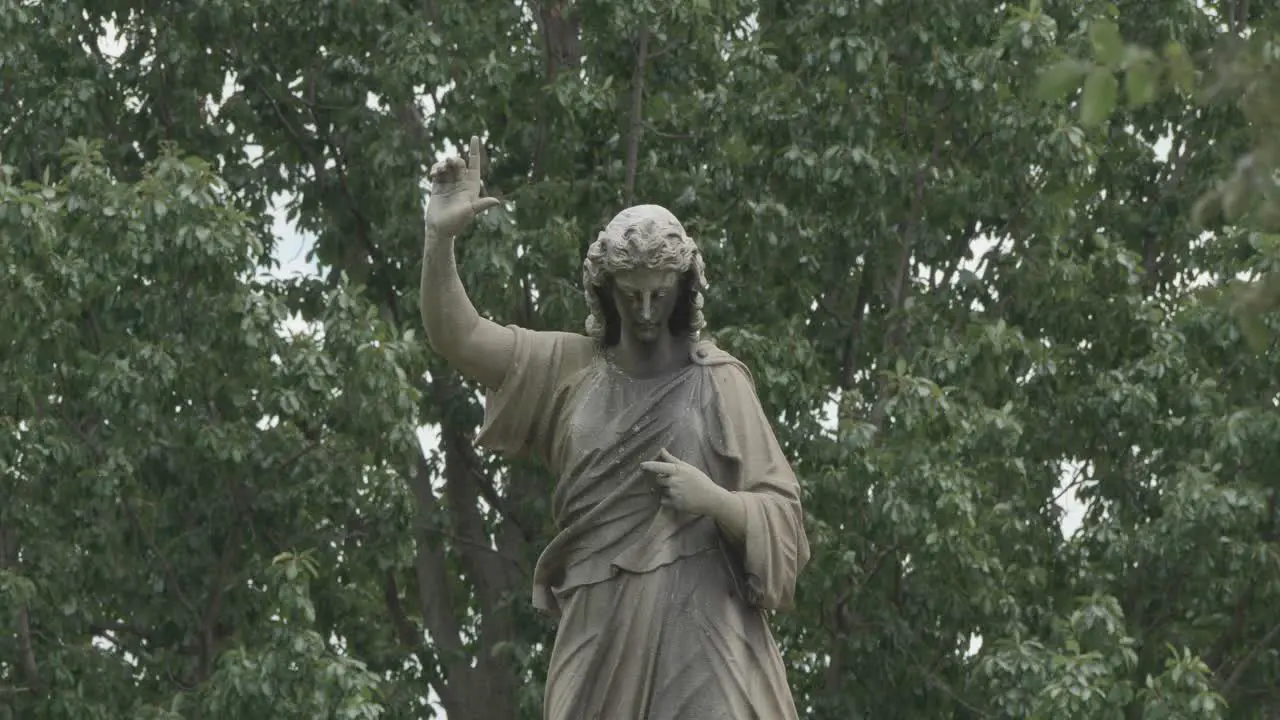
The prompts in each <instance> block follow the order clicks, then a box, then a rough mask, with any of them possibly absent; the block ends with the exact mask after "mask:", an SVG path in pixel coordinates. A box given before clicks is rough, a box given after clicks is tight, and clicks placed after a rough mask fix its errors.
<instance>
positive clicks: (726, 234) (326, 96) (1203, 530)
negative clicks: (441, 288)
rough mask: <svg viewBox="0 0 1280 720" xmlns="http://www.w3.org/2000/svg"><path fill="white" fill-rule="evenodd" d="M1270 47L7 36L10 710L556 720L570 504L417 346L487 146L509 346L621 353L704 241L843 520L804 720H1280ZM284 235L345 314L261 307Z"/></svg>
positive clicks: (644, 9)
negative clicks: (453, 216) (551, 714)
mask: <svg viewBox="0 0 1280 720" xmlns="http://www.w3.org/2000/svg"><path fill="white" fill-rule="evenodd" d="M1278 38H1280V10H1277V9H1276V8H1275V7H1274V4H1273V3H1265V2H1253V3H1250V2H1249V0H1218V1H1216V2H1207V1H1196V2H1193V1H1192V0H1142V1H1141V2H1139V1H1138V0H1120V1H1119V2H1115V3H1106V2H1092V1H1086V2H1070V3H1069V2H1061V1H1059V0H1044V1H1043V2H1041V1H1040V0H1032V1H1031V2H1030V4H1029V5H1026V6H1022V5H1019V4H1012V5H1010V4H1006V3H988V2H978V1H977V0H899V1H896V2H878V1H869V2H851V1H849V0H787V1H786V2H783V1H782V0H765V1H764V2H760V3H750V2H745V1H743V0H694V1H692V2H678V3H677V2H670V3H656V2H646V1H645V0H623V1H615V0H611V1H609V2H605V1H604V0H578V1H577V2H567V1H566V0H527V2H507V1H506V0H474V1H473V2H467V3H445V2H408V1H407V0H255V1H254V2H233V1H232V0H200V1H199V2H186V3H162V2H154V1H143V0H110V1H107V0H61V1H59V2H38V1H34V0H0V166H2V169H0V262H2V263H3V267H4V276H3V277H4V280H3V284H2V287H3V295H0V307H3V309H4V312H5V315H6V318H5V325H4V331H3V332H0V346H2V347H3V348H4V350H5V352H4V353H3V354H2V355H0V388H2V394H0V401H2V407H3V413H2V414H0V718H68V719H69V718H75V719H77V720H79V719H81V718H117V717H154V718H161V717H165V718H177V717H184V718H262V717H278V718H295V717H296V718H316V717H350V718H362V717H382V718H414V717H424V716H430V715H431V714H432V713H433V712H439V711H441V710H443V711H444V712H445V713H447V716H448V717H449V718H450V720H467V719H475V720H479V719H486V720H487V719H490V718H492V719H493V720H509V719H510V718H516V717H521V718H536V717H538V716H539V710H540V698H541V683H542V678H543V673H544V672H545V670H544V668H545V664H546V656H547V652H548V649H549V648H548V646H549V641H550V637H551V632H552V629H553V628H552V627H551V625H550V623H549V622H548V621H547V620H545V619H542V618H540V617H537V616H536V615H535V614H534V613H533V611H532V610H531V608H530V606H529V601H528V596H529V588H530V569H531V566H532V561H533V560H534V559H535V558H536V556H537V553H538V551H539V549H540V548H541V546H542V545H543V544H544V543H545V542H546V541H547V539H548V538H549V535H550V528H549V527H548V518H547V511H546V510H547V507H546V506H547V503H546V497H547V496H548V493H549V487H550V483H551V482H552V480H551V478H548V477H547V476H546V474H545V473H544V472H542V471H541V469H540V468H538V467H536V466H533V465H516V466H511V465H508V464H505V463H502V462H500V461H498V460H497V459H495V458H492V457H489V456H487V455H484V454H480V453H478V452H477V451H476V450H475V449H474V448H473V446H472V443H471V438H472V436H473V433H474V431H475V429H476V427H477V424H478V421H479V418H480V402H479V399H478V395H477V393H476V388H474V387H470V386H468V385H467V384H466V383H463V382H461V381H460V380H459V378H458V377H457V376H456V374H454V373H452V372H450V371H449V370H448V369H447V368H445V367H444V366H443V364H442V363H441V362H440V360H439V359H438V358H436V357H435V356H433V355H432V354H431V353H430V351H429V350H428V349H427V347H426V346H425V343H424V342H423V341H422V339H421V336H420V334H418V333H417V332H416V330H417V327H418V325H419V321H418V318H417V315H416V309H415V303H416V294H417V289H418V288H417V277H418V275H417V274H418V269H419V258H420V253H421V242H422V207H423V197H422V188H423V185H424V183H423V176H424V173H425V171H426V168H427V167H428V166H429V165H430V163H431V162H432V161H433V160H435V159H436V158H437V157H438V156H439V155H440V154H441V153H443V152H445V151H450V150H451V148H452V147H454V146H456V145H457V144H459V141H460V140H461V139H463V138H465V137H466V136H469V135H470V134H471V133H473V132H476V133H480V134H481V135H482V136H483V138H484V140H485V143H486V146H487V147H488V149H489V155H490V158H491V166H490V168H489V169H488V184H489V189H490V192H492V193H493V194H497V195H500V196H502V197H503V198H504V199H505V200H506V203H505V210H501V211H495V212H491V213H489V215H487V216H486V217H485V218H484V219H483V220H482V221H481V222H479V223H477V227H476V228H475V229H474V230H473V231H472V232H471V233H470V234H469V235H468V236H467V237H466V238H465V239H464V241H463V242H462V243H461V252H462V258H461V262H462V268H463V273H464V280H465V282H466V283H467V285H468V287H469V288H470V289H471V290H472V294H473V296H474V297H475V299H476V301H477V304H478V305H479V306H480V307H481V308H482V311H483V312H485V313H486V314H488V315H490V316H491V317H494V318H496V319H499V320H502V321H506V322H514V323H519V324H522V325H525V326H528V327H534V328H558V329H580V328H581V326H582V322H583V320H584V318H585V307H584V303H583V302H582V301H581V297H580V291H579V288H578V278H579V272H580V271H579V267H580V265H579V264H580V259H581V256H582V253H583V251H584V250H585V247H586V244H587V243H588V241H589V240H590V239H591V238H592V236H593V234H594V233H595V232H597V231H598V230H599V228H600V227H601V226H602V225H603V223H604V221H605V220H607V219H608V218H609V217H610V216H611V215H612V214H613V213H615V212H616V211H617V210H619V209H621V208H622V207H623V206H625V205H626V204H629V203H633V202H657V203H660V204H664V205H667V206H668V207H670V208H672V209H673V210H674V211H675V212H676V213H677V214H678V215H680V216H681V217H682V218H685V219H686V220H687V226H688V228H689V229H690V231H691V233H693V234H694V235H695V236H696V237H697V238H698V240H699V242H700V244H701V245H702V247H703V248H704V251H705V254H706V256H707V262H708V267H709V272H710V275H711V278H710V279H711V282H712V290H711V292H710V295H709V298H708V302H707V311H708V316H709V321H710V324H711V327H712V328H713V330H714V335H715V337H716V339H717V341H718V342H719V343H720V344H721V345H722V346H724V347H725V348H726V349H728V350H730V351H731V352H733V353H734V354H735V355H738V356H739V357H741V358H742V359H744V360H745V361H746V362H747V363H748V364H749V365H750V366H751V367H752V369H753V371H754V373H755V378H756V382H757V384H758V388H759V392H760V396H761V399H762V400H763V401H764V403H765V405H766V407H767V409H768V410H769V412H770V413H771V414H772V415H773V416H774V417H775V418H776V420H777V425H776V426H777V430H778V434H779V436H780V439H781V440H782V441H783V443H784V445H785V446H786V449H787V450H788V452H789V454H790V455H791V457H793V458H794V461H795V465H796V468H797V471H798V473H799V474H800V475H801V477H802V482H803V484H804V486H805V491H806V505H807V510H808V515H809V529H810V537H811V539H812V541H813V545H814V559H813V562H812V565H811V566H810V568H809V569H808V570H807V571H806V572H805V574H804V575H803V577H802V582H801V587H800V589H799V597H798V600H799V607H798V608H797V609H796V610H794V611H793V612H790V613H786V614H780V615H778V616H777V617H776V618H775V620H774V627H775V629H776V632H777V636H778V639H779V642H780V644H781V645H782V647H783V650H784V654H785V656H786V658H787V659H788V663H789V666H790V672H791V678H792V683H793V686H794V688H795V692H796V697H797V701H798V703H799V704H800V706H801V714H802V716H805V717H813V718H897V717H902V718H985V717H1014V718H1024V717H1036V718H1081V719H1084V718H1090V719H1092V718H1109V717H1116V718H1137V717H1144V718H1146V717H1150V718H1161V717H1204V718H1216V717H1230V718H1263V717H1274V716H1275V714H1276V713H1277V712H1280V554H1278V553H1280V545H1278V542H1280V541H1278V538H1280V526H1278V525H1277V522H1280V518H1278V517H1277V509H1276V502H1275V493H1276V491H1277V490H1278V489H1280V411H1278V408H1280V349H1278V348H1277V347H1276V343H1275V342H1274V338H1275V333H1274V329H1275V319H1276V318H1275V317H1274V310H1275V307H1276V304H1277V297H1280V289H1277V288H1276V285H1277V283H1276V281H1275V280H1274V278H1276V277H1280V274H1277V270H1280V265H1278V263H1280V235H1277V234H1276V233H1277V231H1278V230H1280V227H1278V225H1280V223H1277V214H1278V213H1280V210H1277V208H1280V203H1276V197H1277V194H1278V191H1277V188H1276V184H1275V179H1274V178H1275V175H1274V172H1275V170H1276V168H1277V167H1278V166H1280V147H1278V146H1277V140H1276V138H1278V137H1280V132H1277V131H1276V124H1277V123H1280V111H1277V108H1278V107H1280V90H1277V87H1276V85H1277V83H1276V78H1277V67H1278V66H1280V52H1277V49H1276V48H1277V47H1278V45H1277V42H1280V40H1278ZM273 208H283V209H284V211H285V212H287V214H288V217H289V219H290V220H291V221H292V222H293V223H294V224H295V225H296V227H297V228H299V229H300V230H301V231H303V232H305V233H308V234H309V235H311V236H313V237H314V240H315V244H314V258H313V259H314V261H315V263H316V265H317V266H318V267H319V268H320V272H319V273H318V274H317V275H315V276H307V277H300V278H280V277H277V276H274V275H272V274H270V273H268V272H264V271H265V270H269V269H270V266H271V265H272V264H273V263H274V262H276V261H275V260H273V258H274V257H275V256H276V255H278V253H276V252H275V250H276V246H277V243H278V242H279V239H278V238H277V237H275V236H274V235H273V234H272V231H271V228H272V225H273V218H272V210H273ZM1197 208H1198V209H1197ZM1251 283H1252V284H1251ZM424 427H425V428H427V432H425V433H422V434H421V436H422V437H425V438H426V441H425V442H421V441H420V439H419V437H420V434H419V433H418V432H417V431H418V429H419V428H424ZM1064 507H1071V508H1077V509H1078V511H1079V512H1078V514H1079V517H1078V518H1076V520H1078V522H1077V521H1075V520H1073V521H1072V522H1070V523H1068V524H1067V525H1066V526H1065V527H1064V510H1063V508H1064Z"/></svg>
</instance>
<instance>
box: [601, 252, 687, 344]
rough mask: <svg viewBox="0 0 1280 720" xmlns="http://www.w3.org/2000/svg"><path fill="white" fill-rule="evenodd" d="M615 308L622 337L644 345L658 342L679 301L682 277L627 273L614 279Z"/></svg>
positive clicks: (668, 272) (664, 273)
mask: <svg viewBox="0 0 1280 720" xmlns="http://www.w3.org/2000/svg"><path fill="white" fill-rule="evenodd" d="M611 292H612V293H613V304H614V307H616V308H617V309H618V319H619V321H620V322H621V324H622V334H623V335H626V336H628V337H630V338H631V339H633V340H638V341H640V342H642V343H652V342H657V340H658V339H659V338H661V337H662V333H665V332H667V323H668V321H670V320H671V313H673V312H674V311H675V308H676V303H677V302H678V301H679V299H680V274H679V273H677V272H674V271H671V270H646V269H639V268H638V269H635V270H624V271H622V272H619V273H617V274H615V275H614V276H613V284H612V288H611Z"/></svg>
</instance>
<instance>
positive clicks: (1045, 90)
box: [1036, 59, 1093, 102]
mask: <svg viewBox="0 0 1280 720" xmlns="http://www.w3.org/2000/svg"><path fill="white" fill-rule="evenodd" d="M1092 67H1093V65H1092V64H1090V63H1087V62H1085V61H1083V60H1075V59H1067V60H1062V61H1059V62H1057V63H1055V64H1053V65H1051V66H1049V67H1048V68H1047V69H1045V70H1044V71H1043V72H1041V73H1040V77H1039V79H1038V80H1037V82H1036V97H1037V98H1039V99H1040V100H1043V101H1046V102H1051V101H1054V100H1060V99H1062V98H1063V97H1064V96H1065V95H1067V93H1070V92H1071V91H1073V90H1076V89H1078V88H1079V87H1080V83H1081V82H1082V81H1083V80H1084V77H1085V76H1086V75H1087V74H1088V73H1089V70H1090V69H1091V68H1092Z"/></svg>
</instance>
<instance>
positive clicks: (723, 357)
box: [690, 340, 747, 370]
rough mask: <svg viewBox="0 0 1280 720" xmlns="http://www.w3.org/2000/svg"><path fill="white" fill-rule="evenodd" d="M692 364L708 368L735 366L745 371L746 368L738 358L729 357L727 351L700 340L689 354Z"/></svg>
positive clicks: (708, 341) (707, 341)
mask: <svg viewBox="0 0 1280 720" xmlns="http://www.w3.org/2000/svg"><path fill="white" fill-rule="evenodd" d="M690 357H692V358H693V362H694V363H696V364H698V365H705V366H708V367H716V366H718V365H737V366H738V367H740V368H742V369H743V370H746V369H747V368H746V366H745V365H743V364H742V361H741V360H739V359H738V358H736V357H734V356H732V355H730V354H729V353H728V352H727V351H725V350H721V349H720V348H718V347H716V344H715V343H713V342H711V341H710V340H701V341H699V342H697V343H695V344H694V346H693V351H692V353H690Z"/></svg>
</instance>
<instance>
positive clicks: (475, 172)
mask: <svg viewBox="0 0 1280 720" xmlns="http://www.w3.org/2000/svg"><path fill="white" fill-rule="evenodd" d="M483 162H484V147H483V146H482V145H481V144H480V136H479V135H472V136H471V150H470V152H468V153H467V173H468V174H470V175H471V176H472V177H480V169H481V168H480V166H481V165H482V164H483Z"/></svg>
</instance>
